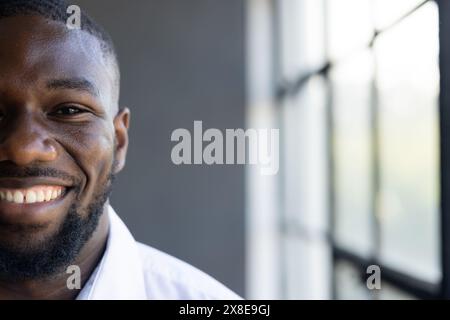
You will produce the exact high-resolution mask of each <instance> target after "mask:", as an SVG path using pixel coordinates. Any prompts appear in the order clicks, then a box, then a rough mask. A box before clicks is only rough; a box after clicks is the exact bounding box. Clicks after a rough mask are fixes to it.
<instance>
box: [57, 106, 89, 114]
mask: <svg viewBox="0 0 450 320" xmlns="http://www.w3.org/2000/svg"><path fill="white" fill-rule="evenodd" d="M84 112H86V111H84V110H83V109H81V108H78V107H75V106H67V107H61V108H59V109H58V110H56V111H55V112H54V114H56V115H61V116H73V115H77V114H80V113H84Z"/></svg>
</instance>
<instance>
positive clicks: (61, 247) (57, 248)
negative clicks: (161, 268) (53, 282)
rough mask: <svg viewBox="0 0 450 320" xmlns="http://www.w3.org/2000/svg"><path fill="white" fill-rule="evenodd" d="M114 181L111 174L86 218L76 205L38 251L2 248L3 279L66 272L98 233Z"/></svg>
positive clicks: (28, 277)
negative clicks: (95, 233)
mask: <svg viewBox="0 0 450 320" xmlns="http://www.w3.org/2000/svg"><path fill="white" fill-rule="evenodd" d="M113 180H114V175H113V174H112V172H111V173H110V175H109V179H108V181H107V182H106V183H105V185H104V186H103V187H102V188H101V190H100V191H99V192H98V194H97V195H96V196H95V197H93V199H94V200H93V201H92V202H91V203H90V204H89V205H88V207H87V211H88V215H87V216H86V218H83V217H82V215H81V210H82V209H81V208H79V206H78V205H77V204H76V203H73V204H72V205H71V206H70V208H69V211H68V214H67V216H66V218H65V220H64V222H63V223H62V225H61V227H60V228H59V231H58V232H57V233H56V234H55V235H54V236H52V237H51V238H49V239H46V240H45V241H44V242H43V243H42V245H41V246H40V247H39V248H37V249H35V248H33V249H30V248H29V249H28V250H27V249H26V248H25V249H22V250H14V249H11V247H5V246H2V245H1V244H0V279H4V280H7V281H20V280H32V279H33V280H36V279H46V278H51V277H52V276H56V275H57V274H59V273H61V272H64V270H65V268H67V267H68V266H69V265H70V264H71V263H72V262H73V261H74V260H75V258H76V257H77V256H78V254H79V253H80V251H81V249H82V248H83V246H84V245H85V244H86V242H87V241H88V240H89V239H90V238H91V236H92V234H93V233H94V231H95V230H96V229H97V226H98V223H99V220H100V217H101V216H102V213H103V210H104V205H105V203H106V201H107V200H108V198H109V196H110V194H111V189H112V184H113ZM73 191H74V192H76V193H77V197H76V199H77V198H78V190H76V189H75V190H73ZM75 201H76V200H75Z"/></svg>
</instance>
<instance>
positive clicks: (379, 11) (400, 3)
mask: <svg viewBox="0 0 450 320" xmlns="http://www.w3.org/2000/svg"><path fill="white" fill-rule="evenodd" d="M422 2H423V0H395V1H392V0H372V6H373V8H372V12H373V17H374V21H375V26H376V28H377V29H383V28H385V27H387V26H389V25H391V24H392V23H394V22H395V21H397V20H398V19H399V18H400V17H402V16H403V15H405V14H406V13H407V12H409V11H411V10H412V9H413V8H415V7H416V6H417V5H419V4H420V3H422Z"/></svg>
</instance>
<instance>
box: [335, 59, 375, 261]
mask: <svg viewBox="0 0 450 320" xmlns="http://www.w3.org/2000/svg"><path fill="white" fill-rule="evenodd" d="M372 76H373V57H372V55H371V52H370V51H364V52H363V53H361V54H359V55H358V56H356V57H355V58H354V59H353V60H352V61H351V62H350V61H348V62H346V63H342V64H339V65H338V66H337V67H336V68H333V70H332V72H331V75H330V77H331V80H332V85H333V102H332V108H333V112H334V147H335V151H334V161H335V184H334V190H335V191H334V192H335V210H336V215H335V238H336V241H337V243H338V244H339V245H340V246H341V247H345V248H346V249H347V250H349V249H350V250H351V251H356V252H357V253H359V254H361V255H363V256H369V255H371V254H372V249H373V248H372V246H373V243H372V239H373V234H372V228H371V226H372V224H373V223H372V222H373V221H372V220H373V218H372V205H371V204H372V192H373V191H372V188H371V180H372V170H373V169H372V159H371V145H370V142H371V136H370V135H371V119H370V107H371V92H372V89H371V88H372V81H373V78H372Z"/></svg>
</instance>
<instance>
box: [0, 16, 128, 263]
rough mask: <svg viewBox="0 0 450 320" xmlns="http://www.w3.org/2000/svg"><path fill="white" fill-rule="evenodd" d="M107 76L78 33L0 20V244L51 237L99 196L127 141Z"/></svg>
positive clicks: (32, 244) (37, 242) (105, 64)
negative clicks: (70, 217)
mask: <svg viewBox="0 0 450 320" xmlns="http://www.w3.org/2000/svg"><path fill="white" fill-rule="evenodd" d="M116 76H117V75H116V73H115V69H114V67H113V64H112V61H111V59H110V58H108V57H105V54H104V53H103V51H102V50H101V47H100V43H99V41H98V40H97V39H96V38H95V37H93V36H91V35H89V34H87V33H86V32H83V31H69V30H68V29H67V28H66V27H65V26H64V25H63V24H61V23H57V22H53V21H49V20H46V19H44V18H42V17H38V16H18V17H11V18H6V19H0V248H9V249H10V250H11V252H16V253H17V254H24V255H27V254H32V253H33V252H39V251H40V250H44V248H46V247H48V246H49V245H50V244H52V245H53V246H55V245H56V246H58V244H54V242H55V239H58V238H57V235H58V234H59V233H60V232H61V230H62V227H63V225H64V223H68V222H67V221H68V220H69V218H68V217H69V215H70V213H72V219H73V218H78V219H88V217H89V215H90V214H91V211H92V206H95V205H97V207H98V206H99V205H103V204H102V203H100V204H99V203H98V200H99V197H101V196H102V195H105V193H106V190H107V189H108V187H109V184H110V178H111V176H112V175H113V174H114V173H116V172H117V171H119V170H120V169H121V168H122V167H123V165H124V161H125V154H126V148H127V142H128V138H127V133H126V131H127V127H128V110H125V111H122V112H119V111H118V108H117V103H118V102H117V96H118V95H117V92H116V91H117V87H116V84H115V81H116ZM104 200H106V199H104ZM104 200H103V201H104ZM74 216H75V217H74Z"/></svg>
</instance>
